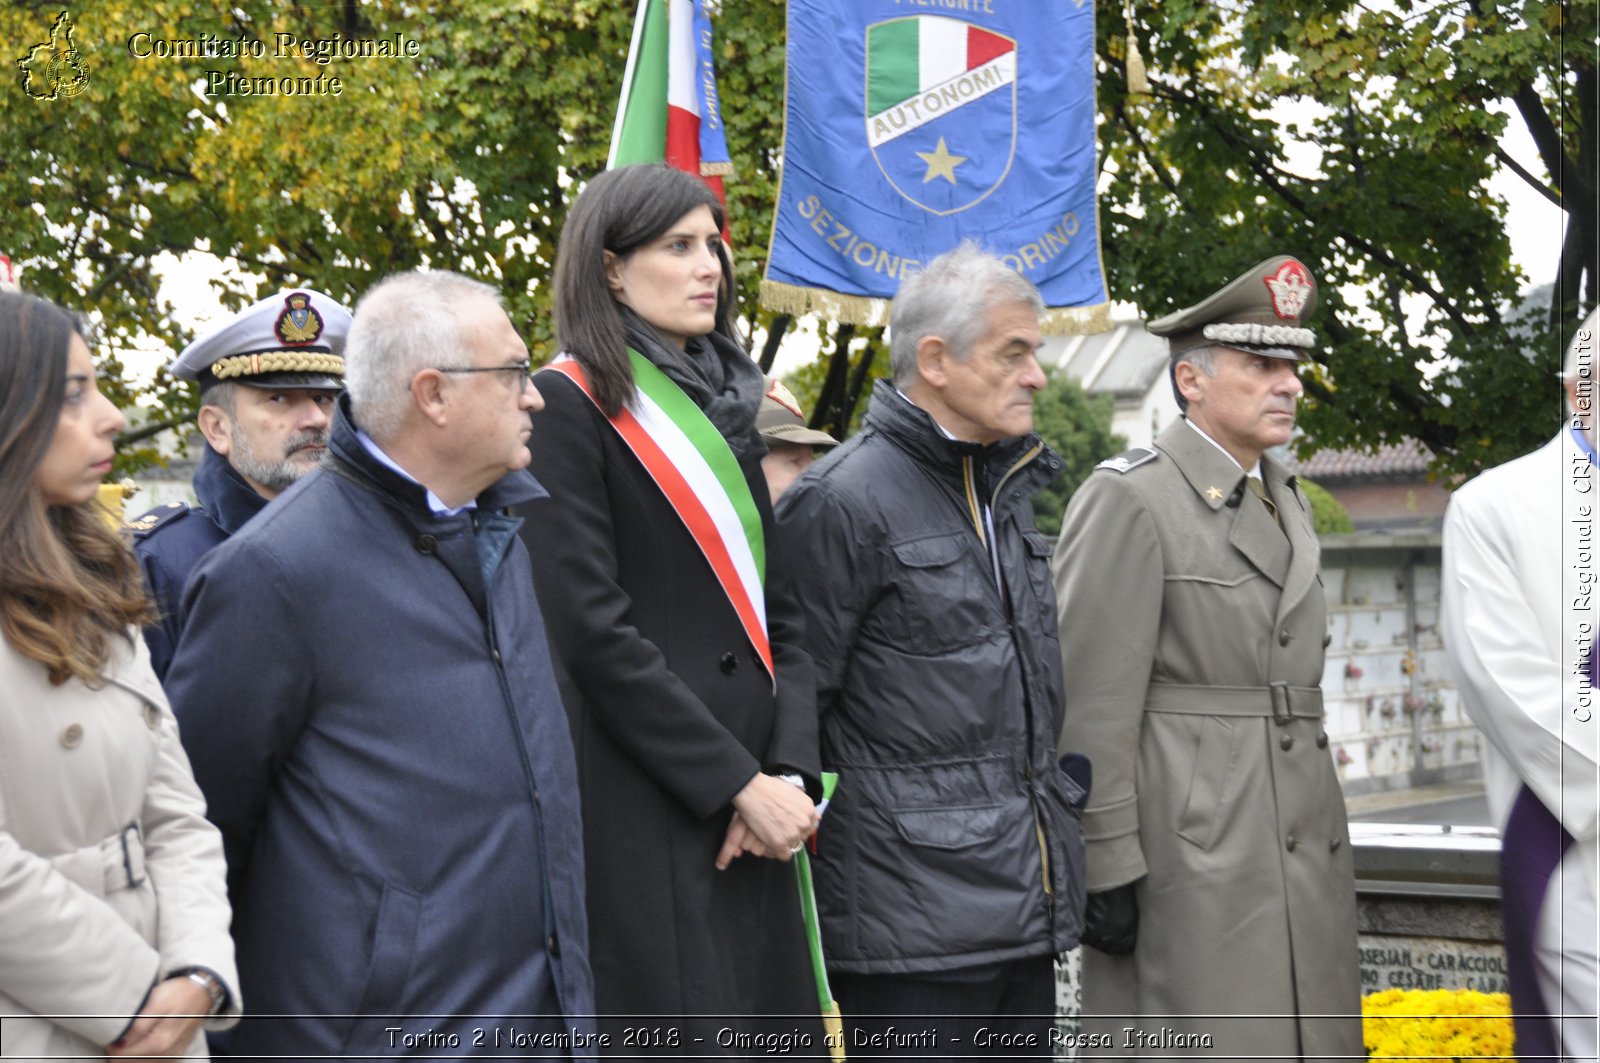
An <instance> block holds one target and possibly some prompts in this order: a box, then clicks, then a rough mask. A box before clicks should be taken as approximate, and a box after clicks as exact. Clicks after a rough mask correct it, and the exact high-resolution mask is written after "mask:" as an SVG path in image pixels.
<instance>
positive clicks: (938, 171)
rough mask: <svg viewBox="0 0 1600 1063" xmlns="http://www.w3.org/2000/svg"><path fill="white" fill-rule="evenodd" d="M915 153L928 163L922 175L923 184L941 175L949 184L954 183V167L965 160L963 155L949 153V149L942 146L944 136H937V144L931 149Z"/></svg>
mask: <svg viewBox="0 0 1600 1063" xmlns="http://www.w3.org/2000/svg"><path fill="white" fill-rule="evenodd" d="M916 155H917V158H919V159H921V160H922V161H923V162H925V163H927V164H928V172H927V173H925V174H923V175H922V183H923V184H927V183H928V182H929V181H931V180H933V179H934V178H935V177H943V178H944V179H945V180H946V181H949V182H950V183H951V184H955V183H956V167H957V166H960V165H961V164H962V163H964V162H966V161H967V157H966V156H965V155H952V154H950V149H949V148H947V147H945V146H944V137H940V138H939V143H938V145H937V146H936V147H935V148H934V149H933V150H932V151H919V152H917V153H916Z"/></svg>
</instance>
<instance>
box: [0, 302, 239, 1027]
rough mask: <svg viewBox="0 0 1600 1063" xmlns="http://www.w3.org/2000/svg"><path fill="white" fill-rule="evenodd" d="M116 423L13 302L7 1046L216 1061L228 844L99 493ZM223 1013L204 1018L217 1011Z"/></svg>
mask: <svg viewBox="0 0 1600 1063" xmlns="http://www.w3.org/2000/svg"><path fill="white" fill-rule="evenodd" d="M124 424H125V422H124V420H123V418H122V415H121V414H120V413H118V412H117V410H116V408H115V407H114V406H112V405H111V403H110V401H109V400H107V399H106V398H105V397H104V396H103V395H101V394H100V392H99V390H98V389H97V387H96V385H95V377H94V367H93V365H92V363H91V362H90V360H89V351H88V347H87V346H86V345H85V343H84V341H83V339H82V337H81V336H80V335H79V331H78V329H77V327H76V326H75V324H74V323H73V321H72V319H71V318H70V317H69V316H68V315H67V314H65V313H64V312H63V311H61V310H59V309H58V308H56V307H54V306H52V305H51V304H49V303H47V302H45V301H43V300H41V299H36V298H34V297H32V296H27V295H21V294H17V293H0V1056H5V1057H7V1058H49V1057H68V1056H73V1057H78V1058H85V1057H94V1056H100V1055H111V1056H117V1055H136V1056H144V1057H156V1058H172V1057H176V1056H204V1055H205V1054H206V1047H205V1039H204V1035H203V1034H202V1032H201V1025H202V1022H205V1023H206V1024H207V1025H209V1026H211V1027H212V1028H215V1029H221V1028H224V1027H226V1026H228V1025H232V1023H233V1022H236V1021H237V1018H238V1014H239V1005H238V1002H239V994H238V989H237V988H236V976H235V974H234V964H233V944H232V942H231V941H230V939H229V937H228V918H229V913H228V901H227V894H226V890H225V887H224V876H223V862H222V845H221V840H220V838H219V836H218V835H217V832H216V830H215V829H214V828H213V827H212V826H211V825H210V824H209V823H207V822H206V820H205V805H204V802H203V800H202V799H201V797H200V793H199V791H198V790H197V789H196V787H195V784H194V779H193V777H192V776H191V775H190V772H189V762H188V759H187V758H186V757H185V756H184V753H183V749H182V747H181V746H180V745H179V744H178V733H177V727H176V725H175V723H174V722H173V718H172V713H171V711H170V710H169V709H168V707H167V702H166V698H165V697H164V696H163V695H162V693H161V688H160V686H159V685H158V684H157V682H156V678H155V675H154V673H153V672H151V670H150V664H149V658H148V656H147V654H146V650H145V646H144V641H143V640H142V639H140V638H139V637H138V635H137V632H136V631H135V630H134V626H133V625H135V624H136V623H138V622H140V621H142V620H144V619H146V618H147V617H148V615H149V612H150V606H149V603H148V599H147V598H146V597H145V593H144V590H143V587H142V585H141V583H140V580H139V575H138V571H139V570H138V567H137V565H136V564H135V563H134V560H133V558H132V556H131V555H130V554H129V553H128V552H127V550H126V549H125V548H124V546H123V545H122V543H121V542H119V541H118V540H117V538H116V537H115V535H114V534H113V533H112V532H111V530H110V529H109V528H108V527H107V526H106V524H105V522H104V518H103V516H102V514H101V512H100V511H99V510H98V508H97V506H96V503H95V502H94V497H95V493H96V489H97V488H98V486H99V483H100V478H101V477H102V476H103V475H104V474H105V473H106V472H107V471H109V469H110V462H111V457H112V454H113V445H112V437H113V436H114V435H115V434H116V433H117V432H118V431H120V430H121V429H122V427H123V426H124ZM208 1016H209V1018H208Z"/></svg>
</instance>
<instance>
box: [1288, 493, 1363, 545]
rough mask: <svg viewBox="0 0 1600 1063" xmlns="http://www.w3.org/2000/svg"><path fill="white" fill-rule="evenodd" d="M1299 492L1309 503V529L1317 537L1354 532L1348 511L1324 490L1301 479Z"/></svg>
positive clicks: (1353, 525)
mask: <svg viewBox="0 0 1600 1063" xmlns="http://www.w3.org/2000/svg"><path fill="white" fill-rule="evenodd" d="M1300 490H1302V491H1304V492H1305V493H1306V501H1307V502H1310V503H1311V527H1312V530H1314V531H1315V532H1316V533H1317V534H1318V535H1336V534H1339V533H1341V532H1353V531H1355V530H1356V526H1355V522H1354V521H1352V520H1351V519H1350V513H1349V511H1347V510H1346V509H1345V508H1344V506H1343V505H1342V504H1340V502H1339V500H1338V499H1337V498H1334V497H1333V496H1332V495H1330V494H1329V493H1328V491H1327V489H1326V488H1324V487H1319V486H1318V485H1317V484H1314V483H1312V482H1311V481H1310V480H1304V479H1302V480H1301V481H1300Z"/></svg>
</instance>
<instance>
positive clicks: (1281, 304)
mask: <svg viewBox="0 0 1600 1063" xmlns="http://www.w3.org/2000/svg"><path fill="white" fill-rule="evenodd" d="M1261 279H1262V281H1264V282H1265V283H1266V286H1267V292H1268V293H1269V294H1270V295H1271V296H1272V312H1273V313H1274V314H1277V315H1278V316H1279V317H1280V318H1282V319H1283V320H1285V321H1299V320H1300V311H1302V310H1304V309H1305V307H1306V300H1307V299H1308V298H1310V296H1311V274H1310V273H1307V272H1306V268H1305V267H1304V266H1302V265H1301V264H1300V263H1298V262H1296V261H1295V260H1294V259H1290V260H1289V261H1287V262H1285V263H1284V264H1283V265H1281V266H1279V267H1278V271H1277V272H1276V273H1273V274H1271V275H1270V276H1267V277H1263V278H1261Z"/></svg>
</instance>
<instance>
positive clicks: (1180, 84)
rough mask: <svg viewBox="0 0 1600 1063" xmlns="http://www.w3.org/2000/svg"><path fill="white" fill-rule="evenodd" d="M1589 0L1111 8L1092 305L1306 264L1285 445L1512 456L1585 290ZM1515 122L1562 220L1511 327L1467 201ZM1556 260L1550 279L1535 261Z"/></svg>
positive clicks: (1498, 206)
mask: <svg viewBox="0 0 1600 1063" xmlns="http://www.w3.org/2000/svg"><path fill="white" fill-rule="evenodd" d="M1596 9H1597V3H1596V0H1503V2H1497V0H1440V2H1436V3H1428V4H1419V3H1414V2H1411V0H1402V2H1400V3H1394V4H1364V3H1360V2H1358V0H1280V2H1274V3H1268V4H1245V5H1214V4H1210V3H1205V2H1203V0H1162V2H1146V3H1137V4H1134V5H1133V7H1132V11H1133V17H1134V23H1133V26H1132V29H1133V32H1134V33H1135V35H1136V36H1137V37H1138V39H1139V42H1140V49H1141V51H1142V53H1143V54H1144V56H1145V57H1146V61H1147V66H1148V69H1149V73H1150V80H1151V84H1152V95H1151V96H1131V95H1128V94H1127V92H1126V89H1125V81H1124V77H1123V70H1122V63H1121V55H1122V51H1123V40H1124V37H1125V35H1126V34H1127V32H1128V29H1129V26H1128V25H1127V23H1126V22H1125V21H1124V17H1123V8H1122V6H1121V5H1117V4H1106V5H1103V7H1102V11H1101V18H1100V24H1099V33H1100V45H1099V53H1100V58H1101V65H1100V90H1099V99H1100V104H1101V111H1102V117H1103V119H1104V120H1103V121H1102V123H1101V126H1100V132H1101V137H1100V148H1101V157H1102V160H1103V164H1104V166H1105V168H1106V169H1107V170H1108V171H1109V174H1108V177H1109V179H1108V180H1105V181H1102V183H1101V187H1102V188H1103V189H1104V192H1103V195H1102V198H1101V200H1100V204H1101V206H1100V216H1101V223H1102V232H1103V247H1104V250H1105V261H1106V266H1107V269H1108V272H1109V275H1110V282H1111V288H1112V292H1113V294H1114V295H1115V296H1116V297H1117V298H1120V299H1128V300H1132V301H1134V302H1136V303H1138V305H1139V306H1140V308H1141V310H1142V311H1143V312H1144V313H1145V314H1146V316H1147V317H1155V316H1158V315H1160V314H1163V313H1165V312H1167V311H1169V310H1171V309H1174V308H1176V307H1179V306H1184V305H1187V304H1189V303H1191V302H1193V301H1194V300H1196V299H1198V298H1201V297H1203V296H1204V295H1206V294H1207V293H1208V292H1210V291H1211V290H1213V289H1214V288H1215V287H1216V286H1217V285H1218V284H1219V283H1220V282H1222V281H1224V280H1226V279H1227V278H1229V277H1230V276H1233V275H1235V274H1236V273H1237V272H1238V271H1240V270H1242V269H1244V268H1246V267H1248V266H1249V265H1250V264H1251V263H1252V262H1255V261H1258V260H1260V259H1263V258H1266V257H1267V256H1269V255H1271V254H1276V253H1282V252H1289V253H1293V254H1295V255H1297V256H1299V257H1301V258H1302V259H1304V260H1305V261H1306V262H1307V263H1308V264H1309V265H1310V266H1311V268H1312V271H1313V272H1314V273H1315V274H1316V276H1317V278H1318V280H1319V282H1320V285H1319V289H1320V296H1321V302H1322V306H1321V308H1320V309H1319V310H1318V311H1317V315H1316V317H1315V318H1313V320H1312V322H1311V324H1312V325H1313V326H1314V327H1315V328H1317V329H1318V331H1319V333H1320V334H1321V336H1322V337H1323V339H1324V341H1325V343H1326V347H1325V352H1324V354H1323V356H1322V357H1323V364H1322V365H1321V366H1320V367H1318V368H1317V369H1315V370H1314V371H1313V372H1312V373H1310V374H1308V379H1307V394H1308V402H1307V404H1306V409H1305V411H1304V414H1303V416H1302V418H1301V424H1302V426H1303V427H1304V428H1305V429H1306V434H1305V436H1304V437H1303V442H1302V448H1303V449H1305V450H1309V449H1313V448H1317V447H1350V446H1354V447H1373V446H1377V445H1380V444H1382V443H1386V442H1394V441H1396V440H1398V439H1399V438H1400V437H1402V436H1412V437H1415V438H1418V439H1420V440H1422V441H1423V442H1424V443H1426V444H1427V445H1428V446H1429V447H1430V448H1431V449H1432V450H1433V451H1434V453H1435V454H1436V455H1438V460H1437V464H1436V471H1438V472H1439V473H1441V474H1449V473H1453V472H1471V471H1474V470H1476V469H1478V468H1480V467H1482V466H1483V465H1484V464H1492V463H1495V462H1499V461H1503V460H1506V459H1507V458H1510V457H1512V456H1515V455H1517V454H1520V453H1523V452H1526V451H1527V450H1529V449H1532V448H1533V447H1534V446H1537V445H1538V444H1539V443H1540V442H1542V441H1543V440H1545V439H1546V438H1548V437H1549V435H1550V434H1551V433H1552V432H1553V431H1554V430H1555V427H1556V424H1557V422H1558V421H1559V420H1560V417H1561V413H1562V409H1561V405H1560V403H1559V402H1558V401H1556V400H1555V398H1554V394H1555V391H1554V388H1553V386H1552V385H1551V383H1550V376H1549V372H1550V369H1551V367H1552V366H1553V364H1554V361H1555V360H1558V359H1559V352H1560V351H1561V349H1562V348H1563V347H1564V341H1565V339H1566V338H1567V337H1569V336H1570V335H1571V333H1572V330H1573V328H1574V327H1575V326H1576V324H1577V320H1578V316H1579V314H1578V305H1579V303H1580V302H1581V303H1582V304H1584V305H1593V304H1594V303H1595V302H1596V296H1597V290H1596V275H1595V269H1596V262H1597V260H1600V217H1597V206H1600V192H1597V189H1596V174H1597V172H1600V166H1597V164H1596V159H1597V151H1600V143H1597V140H1600V91H1597V81H1596V71H1595V52H1594V49H1593V48H1592V47H1575V46H1574V45H1573V43H1572V42H1575V41H1584V42H1593V41H1594V40H1595V39H1596V35H1597V27H1596ZM1509 122H1516V123H1519V124H1521V125H1522V126H1524V127H1525V128H1526V129H1527V131H1528V132H1529V133H1530V134H1531V136H1532V138H1533V140H1534V142H1535V144H1536V146H1537V148H1538V150H1539V164H1535V165H1534V166H1533V167H1532V168H1531V169H1532V170H1533V171H1540V170H1542V172H1543V174H1545V175H1547V176H1544V177H1542V178H1541V177H1540V176H1538V175H1537V174H1536V173H1533V172H1529V173H1527V174H1526V175H1525V176H1524V179H1525V180H1527V181H1528V182H1529V183H1531V184H1534V185H1535V186H1536V187H1537V188H1538V189H1539V190H1540V191H1541V192H1542V193H1544V194H1545V195H1547V196H1548V197H1550V198H1552V199H1555V200H1557V201H1558V202H1560V203H1561V204H1562V206H1563V207H1564V209H1565V210H1566V211H1567V212H1568V219H1569V224H1568V229H1567V243H1568V254H1567V255H1566V256H1565V257H1564V258H1563V259H1562V261H1561V262H1560V263H1558V262H1556V261H1551V262H1549V263H1546V264H1541V268H1540V273H1539V274H1538V275H1536V276H1535V278H1534V279H1535V280H1538V281H1543V280H1546V279H1547V278H1548V277H1549V276H1551V275H1553V274H1554V275H1557V283H1556V287H1555V293H1554V296H1553V301H1552V304H1551V305H1549V306H1546V307H1542V308H1540V311H1541V314H1540V317H1541V318H1542V320H1541V321H1540V322H1538V323H1537V324H1536V325H1535V324H1534V323H1531V322H1529V321H1527V320H1523V321H1513V320H1511V318H1510V313H1509V312H1510V309H1511V308H1512V307H1513V306H1514V305H1515V303H1516V299H1517V296H1518V292H1519V289H1520V288H1521V287H1522V286H1523V284H1524V283H1525V282H1526V278H1523V277H1521V276H1519V274H1518V272H1517V270H1516V268H1515V267H1514V266H1513V265H1512V262H1511V258H1510V244H1509V241H1508V239H1507V234H1506V231H1505V217H1504V206H1503V204H1502V203H1501V202H1500V201H1499V200H1498V199H1497V198H1496V197H1495V196H1494V195H1493V194H1491V192H1490V191H1489V179H1490V177H1491V176H1492V175H1493V174H1494V173H1495V172H1496V170H1497V168H1498V166H1499V165H1500V159H1499V157H1498V149H1497V139H1498V137H1499V136H1500V134H1501V133H1502V132H1503V131H1504V130H1505V129H1506V127H1507V124H1508V123H1509ZM1558 267H1559V272H1558Z"/></svg>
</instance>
